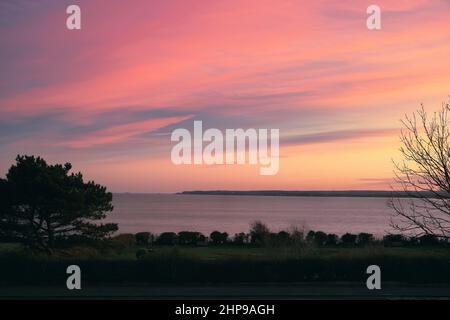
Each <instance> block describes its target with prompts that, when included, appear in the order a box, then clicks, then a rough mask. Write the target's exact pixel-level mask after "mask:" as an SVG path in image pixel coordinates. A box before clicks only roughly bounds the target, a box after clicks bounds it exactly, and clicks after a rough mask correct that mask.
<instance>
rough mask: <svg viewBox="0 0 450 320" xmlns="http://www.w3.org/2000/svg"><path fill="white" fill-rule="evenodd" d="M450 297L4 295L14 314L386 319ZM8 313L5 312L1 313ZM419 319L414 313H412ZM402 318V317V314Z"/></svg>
mask: <svg viewBox="0 0 450 320" xmlns="http://www.w3.org/2000/svg"><path fill="white" fill-rule="evenodd" d="M448 307H449V303H448V301H446V300H320V301H318V300H284V301H280V300H158V301H156V300H102V299H97V300H22V301H17V300H3V301H0V308H1V309H0V310H1V312H2V314H3V315H9V318H10V319H13V318H14V319H15V318H22V316H26V317H27V318H28V319H35V318H41V317H43V318H45V319H88V318H89V319H92V318H94V317H95V318H98V319H308V318H310V319H320V318H322V316H327V317H329V316H331V317H333V319H337V318H340V317H345V319H348V318H355V319H366V318H367V319H369V318H370V319H376V318H378V317H379V318H380V319H387V318H393V317H401V319H407V318H409V317H411V316H415V317H417V316H421V315H427V316H428V317H430V316H432V315H433V314H436V315H437V314H438V313H439V312H444V314H445V311H446V310H448ZM2 318H3V317H2ZM413 318H414V317H413ZM399 319H400V318H399Z"/></svg>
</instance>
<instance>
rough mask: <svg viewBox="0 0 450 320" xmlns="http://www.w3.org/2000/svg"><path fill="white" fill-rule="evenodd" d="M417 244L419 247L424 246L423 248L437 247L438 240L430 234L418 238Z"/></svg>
mask: <svg viewBox="0 0 450 320" xmlns="http://www.w3.org/2000/svg"><path fill="white" fill-rule="evenodd" d="M418 240H419V243H420V244H421V245H425V246H432V245H437V244H439V239H438V238H437V237H436V236H435V235H432V234H425V235H423V236H421V237H419V239H418Z"/></svg>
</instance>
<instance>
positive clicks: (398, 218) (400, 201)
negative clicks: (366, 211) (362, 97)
mask: <svg viewBox="0 0 450 320" xmlns="http://www.w3.org/2000/svg"><path fill="white" fill-rule="evenodd" d="M449 116H450V104H449V103H443V104H442V107H441V109H440V110H439V111H438V112H435V113H433V114H432V115H429V114H427V112H425V109H424V107H423V105H422V106H421V108H420V109H419V110H418V111H417V112H416V113H414V114H413V115H412V116H405V119H404V120H402V124H403V126H404V128H403V129H402V132H401V135H400V140H401V143H402V147H401V148H400V152H401V154H402V156H403V160H402V161H401V162H394V165H395V170H394V173H395V183H396V185H397V186H398V187H399V188H400V190H401V191H403V192H404V193H406V195H407V196H408V198H392V199H391V201H390V206H391V207H392V208H393V209H394V216H393V217H392V219H391V225H392V226H393V227H394V228H395V229H396V230H398V231H400V232H406V233H410V234H413V235H416V236H421V235H426V234H427V235H434V236H437V237H440V238H445V239H449V238H450V167H449V165H450V128H449V123H450V119H449Z"/></svg>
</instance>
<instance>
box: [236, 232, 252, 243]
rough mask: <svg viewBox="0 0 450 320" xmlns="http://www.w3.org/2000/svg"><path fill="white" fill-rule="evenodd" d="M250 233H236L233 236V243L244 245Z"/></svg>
mask: <svg viewBox="0 0 450 320" xmlns="http://www.w3.org/2000/svg"><path fill="white" fill-rule="evenodd" d="M248 239H249V235H248V234H247V233H244V232H241V233H236V234H235V235H234V237H233V244H237V245H243V244H246V243H248Z"/></svg>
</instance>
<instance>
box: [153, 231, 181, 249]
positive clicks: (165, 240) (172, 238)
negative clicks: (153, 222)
mask: <svg viewBox="0 0 450 320" xmlns="http://www.w3.org/2000/svg"><path fill="white" fill-rule="evenodd" d="M176 243H177V234H176V233H175V232H163V233H161V234H160V235H159V236H158V238H157V239H156V244H159V245H169V246H172V245H174V244H176Z"/></svg>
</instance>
